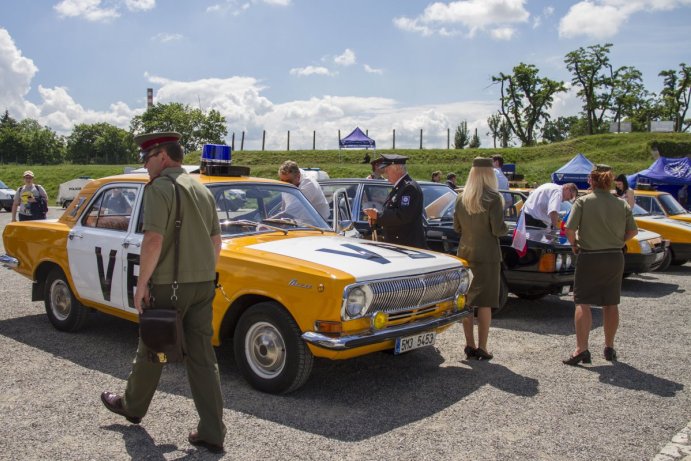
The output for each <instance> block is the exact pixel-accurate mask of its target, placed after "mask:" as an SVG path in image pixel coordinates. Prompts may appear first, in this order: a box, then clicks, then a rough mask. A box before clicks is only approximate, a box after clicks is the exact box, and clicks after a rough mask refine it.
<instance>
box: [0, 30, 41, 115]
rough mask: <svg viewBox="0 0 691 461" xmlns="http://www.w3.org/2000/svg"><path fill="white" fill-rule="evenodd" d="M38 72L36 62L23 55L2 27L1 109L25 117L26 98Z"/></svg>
mask: <svg viewBox="0 0 691 461" xmlns="http://www.w3.org/2000/svg"><path fill="white" fill-rule="evenodd" d="M36 72H38V68H37V67H36V66H35V65H34V62H33V61H32V60H31V59H29V58H26V57H24V56H22V52H21V51H20V50H18V49H17V46H16V45H15V43H14V40H12V37H11V36H10V34H9V33H8V32H7V30H5V29H2V28H0V76H2V85H0V109H2V111H3V112H4V110H5V109H7V110H9V111H10V113H11V114H14V115H13V116H14V117H18V118H21V117H25V116H26V114H27V107H26V103H25V100H24V98H25V97H26V95H27V94H28V93H29V90H30V89H31V80H32V79H33V78H34V75H36Z"/></svg>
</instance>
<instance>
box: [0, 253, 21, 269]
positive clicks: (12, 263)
mask: <svg viewBox="0 0 691 461" xmlns="http://www.w3.org/2000/svg"><path fill="white" fill-rule="evenodd" d="M0 264H2V265H3V266H5V267H6V268H8V269H16V268H17V267H19V260H18V259H17V258H13V257H12V256H9V255H2V256H0Z"/></svg>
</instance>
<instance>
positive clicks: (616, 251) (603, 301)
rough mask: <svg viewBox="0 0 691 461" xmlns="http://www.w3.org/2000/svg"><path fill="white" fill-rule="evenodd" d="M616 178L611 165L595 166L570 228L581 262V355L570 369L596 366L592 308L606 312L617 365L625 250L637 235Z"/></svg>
mask: <svg viewBox="0 0 691 461" xmlns="http://www.w3.org/2000/svg"><path fill="white" fill-rule="evenodd" d="M613 179H614V175H613V174H612V169H611V168H610V167H609V166H607V165H596V166H595V168H594V169H593V171H591V172H590V175H589V176H588V184H590V187H591V188H592V190H593V192H592V193H590V194H586V195H584V196H582V197H579V198H578V199H577V200H576V202H575V203H574V205H573V207H572V208H571V213H570V214H569V219H568V220H567V222H566V238H567V239H568V240H569V243H570V244H571V248H572V250H573V253H574V254H577V255H578V259H577V260H576V275H575V279H574V286H573V301H574V303H576V311H575V314H574V323H575V327H576V350H575V351H574V353H573V354H571V356H569V358H568V359H566V360H564V361H563V362H564V364H566V365H574V366H575V365H578V364H579V363H581V362H583V363H591V358H590V351H589V350H588V338H589V336H590V329H591V328H592V325H593V318H592V314H591V312H590V306H591V305H593V304H594V305H596V306H602V319H603V330H604V333H605V350H604V355H605V360H609V361H610V362H611V361H615V360H616V359H617V353H616V351H615V350H614V336H615V335H616V333H617V328H618V327H619V301H620V297H621V281H622V277H623V274H624V254H623V252H622V247H624V245H625V244H626V242H627V241H628V240H630V239H631V238H633V237H634V236H635V235H636V234H637V233H638V228H637V227H636V222H635V221H634V219H633V214H632V213H631V208H630V207H628V206H626V205H625V204H624V203H623V202H622V201H621V200H618V199H617V198H615V197H614V196H613V195H612V194H611V193H610V189H611V187H612V180H613Z"/></svg>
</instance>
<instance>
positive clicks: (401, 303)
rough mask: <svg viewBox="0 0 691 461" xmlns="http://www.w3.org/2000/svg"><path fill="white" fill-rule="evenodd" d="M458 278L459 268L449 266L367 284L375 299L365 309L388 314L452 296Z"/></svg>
mask: <svg viewBox="0 0 691 461" xmlns="http://www.w3.org/2000/svg"><path fill="white" fill-rule="evenodd" d="M460 281H461V271H460V270H458V269H452V270H447V271H441V272H433V273H430V274H422V275H415V276H412V277H405V278H397V279H393V280H382V281H375V282H371V283H370V284H369V286H370V288H371V289H372V294H373V295H374V299H373V301H372V303H371V304H370V307H369V309H368V312H377V311H381V312H386V313H387V314H391V313H396V312H401V311H407V310H411V309H417V308H419V307H425V306H430V305H434V304H437V303H439V302H441V301H447V300H449V299H453V298H454V296H455V294H456V291H457V290H458V286H459V284H460Z"/></svg>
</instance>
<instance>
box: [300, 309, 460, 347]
mask: <svg viewBox="0 0 691 461" xmlns="http://www.w3.org/2000/svg"><path fill="white" fill-rule="evenodd" d="M472 312H473V311H472V309H465V310H463V311H461V312H454V313H452V314H448V315H445V316H443V317H433V318H431V319H423V320H419V321H417V322H413V323H409V324H405V325H398V326H393V327H389V328H385V329H383V330H376V331H368V332H365V333H361V334H357V335H348V336H338V337H334V336H327V335H324V334H321V333H316V332H314V331H307V332H305V333H303V334H302V339H304V340H305V341H307V342H308V343H310V344H314V345H315V346H319V347H323V348H325V349H331V350H337V351H340V350H346V349H353V348H355V347H361V346H368V345H370V344H377V343H381V342H383V341H386V340H389V339H394V338H398V337H399V336H409V335H414V334H416V333H422V332H424V331H429V330H435V329H437V328H440V327H443V326H445V325H448V324H450V323H454V322H458V321H459V320H461V319H463V317H465V316H468V315H471V314H472Z"/></svg>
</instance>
